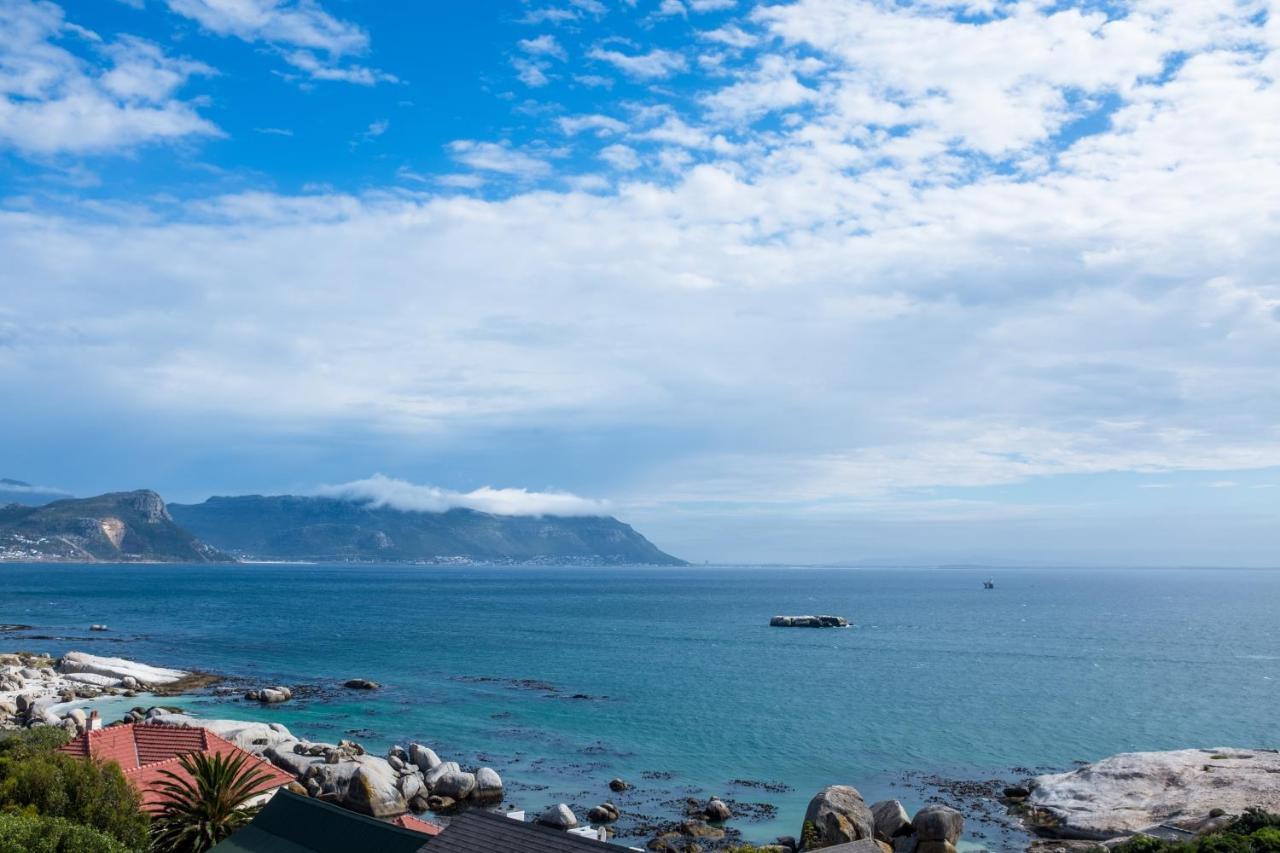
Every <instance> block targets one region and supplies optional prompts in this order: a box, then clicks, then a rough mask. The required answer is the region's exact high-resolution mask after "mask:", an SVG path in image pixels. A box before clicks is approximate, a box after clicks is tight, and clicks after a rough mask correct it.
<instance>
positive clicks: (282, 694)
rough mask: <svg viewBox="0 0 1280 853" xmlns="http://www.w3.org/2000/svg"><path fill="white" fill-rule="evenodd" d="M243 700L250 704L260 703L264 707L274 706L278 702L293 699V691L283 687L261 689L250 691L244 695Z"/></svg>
mask: <svg viewBox="0 0 1280 853" xmlns="http://www.w3.org/2000/svg"><path fill="white" fill-rule="evenodd" d="M244 698H246V699H248V700H249V701H251V702H261V703H262V704H264V705H275V704H278V703H280V702H288V701H289V700H290V699H292V698H293V691H292V690H290V689H289V688H288V687H285V686H283V685H277V686H275V687H261V688H259V689H257V690H250V691H249V692H247V693H245V694H244Z"/></svg>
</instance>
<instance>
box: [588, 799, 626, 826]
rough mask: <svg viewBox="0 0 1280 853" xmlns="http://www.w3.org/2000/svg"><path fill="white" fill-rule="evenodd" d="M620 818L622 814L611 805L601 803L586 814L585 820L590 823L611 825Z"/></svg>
mask: <svg viewBox="0 0 1280 853" xmlns="http://www.w3.org/2000/svg"><path fill="white" fill-rule="evenodd" d="M621 816H622V813H621V812H619V811H618V807H617V806H615V805H614V804H613V803H601V804H600V805H598V806H595V807H593V808H592V809H591V811H589V812H587V820H589V821H591V822H592V823H613V822H614V821H615V820H617V819H618V818H620V817H621Z"/></svg>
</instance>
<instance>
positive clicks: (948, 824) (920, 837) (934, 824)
mask: <svg viewBox="0 0 1280 853" xmlns="http://www.w3.org/2000/svg"><path fill="white" fill-rule="evenodd" d="M911 825H912V827H914V828H915V831H916V832H915V850H916V853H956V846H955V845H956V842H957V841H959V840H960V835H961V833H963V832H964V815H962V814H960V812H958V811H956V810H955V809H953V808H951V807H950V806H943V805H929V806H925V807H924V808H922V809H921V810H920V811H918V812H916V816H915V818H914V819H913V820H912V821H911Z"/></svg>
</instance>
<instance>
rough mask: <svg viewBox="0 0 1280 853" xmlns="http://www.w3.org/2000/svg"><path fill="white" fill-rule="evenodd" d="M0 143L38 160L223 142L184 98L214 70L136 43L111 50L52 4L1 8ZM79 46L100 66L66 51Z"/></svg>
mask: <svg viewBox="0 0 1280 853" xmlns="http://www.w3.org/2000/svg"><path fill="white" fill-rule="evenodd" d="M0 29H2V30H3V31H4V32H5V33H6V36H5V38H4V39H3V40H2V41H0V143H2V144H5V145H8V146H11V147H14V148H17V149H18V150H20V151H22V152H24V153H27V154H35V155H52V154H60V153H67V152H70V153H95V152H104V151H112V150H116V149H121V148H128V147H131V146H135V145H140V144H144V143H151V142H166V141H174V140H179V139H184V138H187V137H200V136H206V137H207V136H219V135H221V131H220V130H219V129H218V128H217V127H216V126H215V125H214V124H213V123H212V122H210V121H208V120H207V119H205V118H204V117H202V116H201V115H200V114H199V112H198V109H197V107H196V106H195V104H194V103H193V102H191V101H186V100H183V99H182V98H181V97H179V95H178V92H179V90H180V89H181V88H182V87H183V86H184V85H185V84H186V82H187V81H188V80H189V79H190V78H191V77H193V76H196V75H209V74H212V73H214V72H213V69H211V68H210V67H208V66H207V65H204V64H203V63H200V62H196V61H193V60H190V59H183V58H178V57H173V56H170V55H168V54H167V53H165V51H164V50H163V49H162V48H160V46H158V45H156V44H153V43H151V42H149V41H146V40H144V39H140V38H136V37H133V36H122V37H120V38H119V39H117V40H115V41H112V42H105V41H104V40H103V39H101V38H100V37H99V36H97V35H96V34H95V33H91V32H89V31H87V30H84V29H82V28H80V27H78V26H76V25H75V24H73V23H71V22H69V21H67V20H66V18H65V16H64V14H63V12H62V9H61V8H59V7H58V6H56V5H54V4H52V3H26V2H21V0H3V2H0ZM64 39H65V40H70V41H79V42H80V43H81V45H82V46H84V47H85V48H86V49H87V51H88V52H89V53H90V54H91V55H93V56H94V57H95V58H96V59H97V61H96V62H91V61H89V60H87V59H83V58H81V57H80V56H78V55H77V54H75V53H72V52H71V51H70V50H68V49H67V48H66V47H64V46H62V45H61V44H60V43H59V42H60V41H62V40H64Z"/></svg>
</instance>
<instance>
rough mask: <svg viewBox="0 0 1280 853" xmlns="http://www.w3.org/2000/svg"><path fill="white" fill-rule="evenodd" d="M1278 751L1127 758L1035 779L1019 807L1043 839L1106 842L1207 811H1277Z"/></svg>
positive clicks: (1138, 754) (1188, 752)
mask: <svg viewBox="0 0 1280 853" xmlns="http://www.w3.org/2000/svg"><path fill="white" fill-rule="evenodd" d="M1278 780H1280V751H1277V750H1273V749H1241V748H1236V747H1221V748H1218V749H1180V750H1174V751H1171V752H1127V753H1122V754H1120V755H1113V756H1111V757H1110V758H1104V759H1102V760H1101V761H1096V762H1094V763H1093V764H1086V765H1085V766H1083V767H1080V768H1077V769H1076V770H1072V771H1070V772H1069V773H1056V774H1052V775H1048V776H1040V777H1038V778H1037V779H1035V781H1034V783H1033V784H1032V785H1031V786H1030V787H1031V792H1030V796H1029V797H1027V798H1026V800H1025V803H1024V807H1025V809H1026V811H1025V817H1026V821H1027V823H1028V825H1029V826H1030V827H1031V828H1032V829H1034V830H1035V831H1036V832H1039V833H1041V834H1044V835H1049V836H1053V837H1058V838H1068V839H1088V840H1106V839H1109V838H1116V837H1119V836H1122V835H1129V834H1132V833H1134V832H1137V831H1138V830H1141V829H1145V828H1147V827H1151V826H1154V825H1156V824H1160V823H1169V822H1178V821H1197V820H1199V819H1203V818H1205V817H1207V816H1208V814H1209V812H1210V811H1212V810H1214V809H1223V810H1225V811H1226V812H1227V813H1229V814H1239V813H1240V812H1242V811H1243V810H1244V809H1246V808H1248V807H1249V806H1261V807H1263V808H1266V809H1268V810H1270V811H1280V781H1278Z"/></svg>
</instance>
